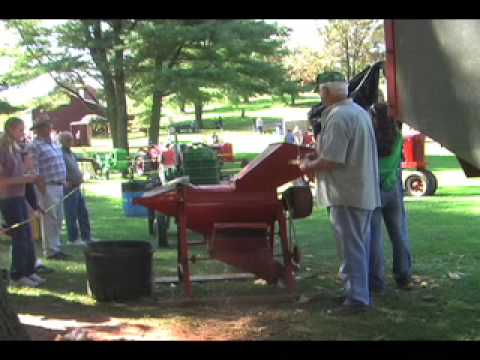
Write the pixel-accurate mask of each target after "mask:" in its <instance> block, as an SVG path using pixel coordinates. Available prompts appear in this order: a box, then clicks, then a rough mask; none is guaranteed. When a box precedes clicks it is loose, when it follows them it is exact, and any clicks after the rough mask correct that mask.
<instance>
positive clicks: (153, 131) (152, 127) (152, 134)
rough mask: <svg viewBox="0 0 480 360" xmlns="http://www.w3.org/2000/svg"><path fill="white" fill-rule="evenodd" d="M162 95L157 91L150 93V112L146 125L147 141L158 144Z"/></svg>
mask: <svg viewBox="0 0 480 360" xmlns="http://www.w3.org/2000/svg"><path fill="white" fill-rule="evenodd" d="M162 104H163V97H162V95H161V93H160V92H159V91H155V92H154V93H153V95H152V113H151V115H150V124H149V127H148V142H149V143H150V144H158V133H159V132H160V118H161V115H162Z"/></svg>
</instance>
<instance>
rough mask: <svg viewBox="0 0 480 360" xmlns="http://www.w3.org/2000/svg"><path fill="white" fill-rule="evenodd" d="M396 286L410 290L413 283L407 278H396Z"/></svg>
mask: <svg viewBox="0 0 480 360" xmlns="http://www.w3.org/2000/svg"><path fill="white" fill-rule="evenodd" d="M397 287H398V288H399V289H400V290H407V291H408V290H412V289H413V283H412V280H410V279H407V280H397Z"/></svg>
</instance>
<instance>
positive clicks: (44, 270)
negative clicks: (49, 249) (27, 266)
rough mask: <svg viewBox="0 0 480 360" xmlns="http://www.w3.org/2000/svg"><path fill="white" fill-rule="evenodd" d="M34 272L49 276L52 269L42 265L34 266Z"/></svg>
mask: <svg viewBox="0 0 480 360" xmlns="http://www.w3.org/2000/svg"><path fill="white" fill-rule="evenodd" d="M34 272H35V273H37V274H51V273H52V272H53V269H51V268H49V267H46V266H45V265H43V264H42V265H38V266H35V269H34Z"/></svg>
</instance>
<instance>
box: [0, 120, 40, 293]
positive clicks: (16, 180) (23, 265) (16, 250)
mask: <svg viewBox="0 0 480 360" xmlns="http://www.w3.org/2000/svg"><path fill="white" fill-rule="evenodd" d="M24 129H25V128H24V124H23V121H22V120H21V119H19V118H10V119H8V120H7V121H6V122H5V133H4V134H3V136H2V137H1V138H0V210H1V212H2V216H3V219H4V221H5V223H6V224H5V225H6V226H7V227H11V226H12V225H14V224H17V223H21V222H23V221H25V220H27V219H28V210H27V203H26V198H25V184H31V183H35V184H37V185H38V186H42V179H41V178H40V177H39V176H36V175H30V174H25V168H24V163H23V159H22V153H21V148H20V146H19V143H20V142H21V141H22V140H23V138H24V137H25V132H24ZM8 235H9V236H11V238H12V261H11V268H10V278H11V279H12V282H13V284H14V285H16V286H22V287H23V286H26V287H37V286H38V285H40V284H41V283H43V282H44V281H45V279H43V278H41V277H40V276H38V275H36V274H35V272H34V269H35V250H34V247H33V246H34V245H33V242H32V234H31V229H30V226H29V225H28V224H24V225H21V226H18V227H16V228H13V229H11V230H9V231H8Z"/></svg>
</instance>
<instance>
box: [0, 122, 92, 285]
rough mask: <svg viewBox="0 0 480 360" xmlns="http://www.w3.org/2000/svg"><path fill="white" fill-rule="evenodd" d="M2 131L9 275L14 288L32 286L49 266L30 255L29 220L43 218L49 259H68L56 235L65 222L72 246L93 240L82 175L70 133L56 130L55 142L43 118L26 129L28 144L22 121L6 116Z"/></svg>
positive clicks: (0, 168) (0, 185)
mask: <svg viewBox="0 0 480 360" xmlns="http://www.w3.org/2000/svg"><path fill="white" fill-rule="evenodd" d="M4 130H5V132H4V134H3V135H2V137H1V138H0V211H1V213H2V217H3V221H4V224H3V226H4V227H5V228H6V229H8V231H7V234H8V235H9V236H10V237H11V239H12V247H11V249H12V250H11V264H10V279H11V280H12V282H13V284H14V285H16V286H23V287H37V286H39V285H41V284H42V283H44V282H45V281H46V279H45V278H43V277H41V276H40V275H39V274H41V273H43V274H45V273H49V272H51V271H52V270H51V269H50V268H47V267H46V266H45V265H43V263H42V261H41V260H40V259H38V257H37V255H36V253H35V243H34V240H33V236H32V219H33V218H35V217H37V218H39V217H42V219H43V226H44V235H45V239H44V240H45V244H46V248H45V249H44V251H45V252H46V257H47V259H49V260H66V259H68V258H69V257H70V256H69V255H68V254H66V253H65V252H63V250H62V247H63V244H62V242H61V239H60V234H61V230H62V225H63V221H64V220H65V224H66V229H67V236H68V241H69V242H70V243H71V244H84V243H86V242H90V241H92V238H91V234H90V222H89V217H88V210H87V208H86V206H85V200H84V198H83V195H82V193H81V191H80V184H81V183H82V181H83V176H82V173H81V172H80V170H79V167H78V164H77V161H76V159H75V157H74V155H73V153H72V151H71V149H70V147H71V145H72V141H73V136H72V134H71V133H70V132H68V131H66V132H62V133H60V134H59V135H58V139H59V141H60V144H61V146H59V145H58V144H56V143H55V141H53V140H52V134H51V132H52V124H51V122H50V121H49V120H48V119H45V118H43V119H39V120H38V121H37V122H35V123H34V125H33V126H32V128H31V130H33V131H34V132H35V134H36V136H35V138H34V139H33V141H31V142H29V143H28V142H27V141H26V139H25V125H24V122H23V120H21V119H19V118H10V119H8V120H7V121H6V122H5V129H4ZM79 234H80V237H79Z"/></svg>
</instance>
